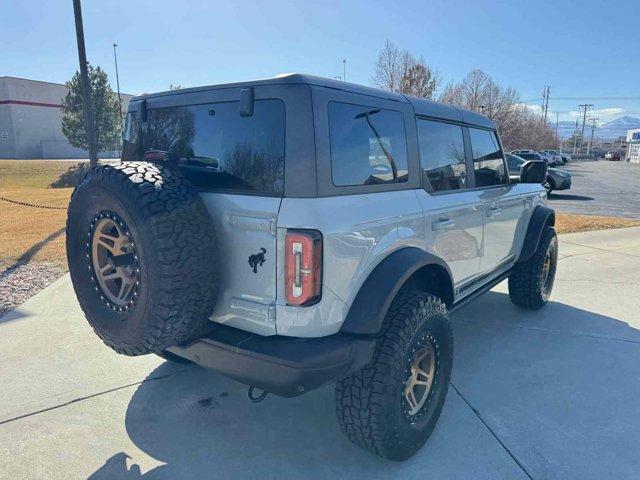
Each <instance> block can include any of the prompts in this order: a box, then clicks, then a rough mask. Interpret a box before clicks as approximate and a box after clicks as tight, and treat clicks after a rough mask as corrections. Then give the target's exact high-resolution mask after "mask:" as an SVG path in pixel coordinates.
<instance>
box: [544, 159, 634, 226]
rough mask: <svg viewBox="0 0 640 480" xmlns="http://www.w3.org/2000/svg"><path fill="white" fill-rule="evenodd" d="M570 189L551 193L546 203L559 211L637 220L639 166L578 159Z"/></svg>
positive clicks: (568, 167) (569, 166)
mask: <svg viewBox="0 0 640 480" xmlns="http://www.w3.org/2000/svg"><path fill="white" fill-rule="evenodd" d="M559 168H563V169H565V170H568V171H570V172H571V175H572V177H573V178H572V185H571V189H570V190H561V191H557V192H553V193H552V194H551V195H550V196H549V204H550V205H551V207H552V208H554V209H556V210H557V211H559V212H565V213H578V214H585V215H605V216H613V217H624V218H635V219H640V165H638V164H637V163H626V162H608V161H605V160H599V161H589V160H584V161H582V160H577V161H572V162H569V163H567V164H566V165H565V166H563V167H559Z"/></svg>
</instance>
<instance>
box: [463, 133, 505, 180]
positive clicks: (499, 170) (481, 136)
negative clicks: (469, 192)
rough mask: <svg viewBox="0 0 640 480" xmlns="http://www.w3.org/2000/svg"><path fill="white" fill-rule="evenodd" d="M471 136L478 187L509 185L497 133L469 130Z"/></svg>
mask: <svg viewBox="0 0 640 480" xmlns="http://www.w3.org/2000/svg"><path fill="white" fill-rule="evenodd" d="M469 136H470V137H471V151H472V152H473V170H474V173H475V177H476V187H490V186H492V185H503V184H505V183H509V176H508V174H507V170H506V168H505V164H504V159H503V158H502V150H501V149H500V144H499V143H498V137H496V134H495V132H492V131H490V130H480V129H478V128H469Z"/></svg>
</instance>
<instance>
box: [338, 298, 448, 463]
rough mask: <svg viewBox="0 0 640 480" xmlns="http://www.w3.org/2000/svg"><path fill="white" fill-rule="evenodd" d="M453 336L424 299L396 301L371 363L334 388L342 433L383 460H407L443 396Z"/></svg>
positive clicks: (440, 308) (434, 305) (441, 309)
mask: <svg viewBox="0 0 640 480" xmlns="http://www.w3.org/2000/svg"><path fill="white" fill-rule="evenodd" d="M452 363H453V336H452V333H451V325H450V323H449V316H448V313H447V307H446V306H445V304H444V303H443V302H442V300H440V299H439V298H437V297H435V296H433V295H430V294H427V293H420V292H414V293H405V294H400V295H399V296H398V298H396V299H395V300H394V302H393V304H392V306H391V308H390V309H389V312H388V313H387V316H386V318H385V321H384V324H383V328H382V331H381V332H380V333H379V337H378V341H377V344H376V349H375V352H374V357H373V360H372V362H371V363H370V364H369V365H368V366H366V367H365V368H363V369H362V370H360V371H359V372H356V373H355V374H354V375H351V376H349V377H346V378H344V379H342V380H341V381H339V382H338V384H337V385H336V411H337V414H338V422H339V423H340V427H341V429H342V431H343V433H344V434H345V435H346V436H347V437H348V438H349V439H350V440H351V441H352V442H353V443H355V444H356V445H358V446H360V447H362V448H364V449H366V450H369V451H371V452H372V453H374V454H376V455H379V456H380V457H383V458H387V459H389V460H396V461H402V460H406V459H407V458H409V457H411V456H412V455H413V454H414V453H415V452H416V451H417V450H418V449H419V448H420V447H421V446H422V445H423V444H424V443H425V442H426V440H427V439H428V438H429V436H430V435H431V432H432V431H433V429H434V427H435V425H436V422H437V420H438V418H439V417H440V412H441V411H442V406H443V405H444V401H445V398H446V395H447V390H448V387H449V380H450V377H451V365H452Z"/></svg>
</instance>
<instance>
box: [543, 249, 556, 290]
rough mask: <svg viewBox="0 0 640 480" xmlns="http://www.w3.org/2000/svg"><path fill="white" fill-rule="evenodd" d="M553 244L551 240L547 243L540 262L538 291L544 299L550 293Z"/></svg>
mask: <svg viewBox="0 0 640 480" xmlns="http://www.w3.org/2000/svg"><path fill="white" fill-rule="evenodd" d="M553 245H554V244H553V242H551V243H549V246H548V247H547V253H546V255H545V257H544V263H543V264H542V270H541V271H540V287H541V288H540V291H541V292H542V296H543V297H544V298H545V299H548V298H549V295H550V294H551V286H552V284H553V277H552V275H551V270H552V266H553V262H554V258H553V252H552V248H553Z"/></svg>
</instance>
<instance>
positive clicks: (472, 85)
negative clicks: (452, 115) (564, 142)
mask: <svg viewBox="0 0 640 480" xmlns="http://www.w3.org/2000/svg"><path fill="white" fill-rule="evenodd" d="M439 101H441V102H443V103H449V104H452V105H455V106H458V107H461V108H465V109H467V110H472V111H475V112H478V113H481V114H483V115H486V116H487V117H489V118H490V119H491V120H493V122H494V123H495V124H496V126H497V127H498V131H499V132H500V137H501V138H502V143H503V144H504V146H505V148H506V149H508V150H510V149H514V148H518V147H520V148H523V147H524V148H533V149H541V148H547V147H549V146H551V145H555V144H556V143H557V140H556V138H555V135H554V133H553V130H552V129H551V127H550V126H549V124H547V123H544V122H543V121H541V120H540V117H539V116H538V115H536V114H534V112H532V111H531V109H529V108H528V107H527V106H526V105H524V104H522V102H521V100H520V97H519V95H518V93H517V92H516V91H515V90H514V89H513V88H503V87H501V86H499V85H498V84H497V83H495V82H494V81H493V79H492V78H491V77H490V76H489V75H487V74H486V73H484V72H483V71H482V70H478V69H475V70H472V71H471V72H469V74H468V75H467V76H466V77H465V78H464V79H463V80H462V81H461V82H460V83H457V84H456V83H450V84H448V85H447V86H446V87H445V88H444V90H443V92H442V94H441V95H440V97H439Z"/></svg>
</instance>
